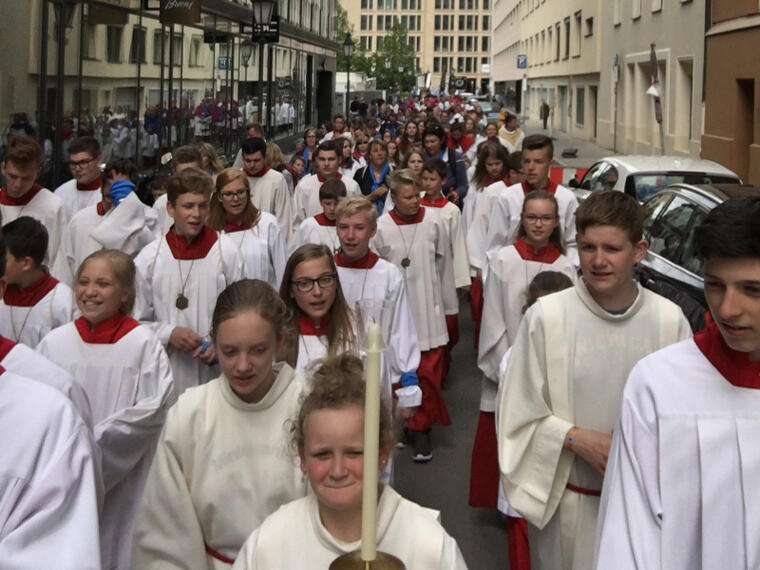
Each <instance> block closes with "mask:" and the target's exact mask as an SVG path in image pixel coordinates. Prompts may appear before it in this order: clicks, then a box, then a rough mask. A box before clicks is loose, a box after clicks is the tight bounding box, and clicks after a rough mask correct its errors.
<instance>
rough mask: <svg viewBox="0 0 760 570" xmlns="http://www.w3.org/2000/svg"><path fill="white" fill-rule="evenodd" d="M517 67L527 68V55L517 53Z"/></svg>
mask: <svg viewBox="0 0 760 570" xmlns="http://www.w3.org/2000/svg"><path fill="white" fill-rule="evenodd" d="M517 69H528V56H527V55H518V56H517Z"/></svg>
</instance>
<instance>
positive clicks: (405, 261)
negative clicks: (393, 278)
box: [396, 224, 419, 269]
mask: <svg viewBox="0 0 760 570" xmlns="http://www.w3.org/2000/svg"><path fill="white" fill-rule="evenodd" d="M396 227H397V228H398V232H399V233H400V234H401V241H402V242H403V244H404V252H405V253H406V257H404V259H402V260H401V267H403V268H404V269H406V268H407V267H409V266H410V265H411V264H412V260H411V259H410V258H409V248H408V247H407V245H406V239H405V238H404V232H403V231H401V226H399V225H398V224H397V225H396ZM417 227H419V224H414V232H413V233H412V239H411V241H410V242H409V243H410V245H414V238H415V236H416V235H417Z"/></svg>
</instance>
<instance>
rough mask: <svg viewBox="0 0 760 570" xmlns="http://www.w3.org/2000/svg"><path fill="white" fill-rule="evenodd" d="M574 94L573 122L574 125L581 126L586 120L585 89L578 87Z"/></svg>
mask: <svg viewBox="0 0 760 570" xmlns="http://www.w3.org/2000/svg"><path fill="white" fill-rule="evenodd" d="M575 93H576V95H575V122H576V124H578V125H580V126H583V121H584V120H585V118H586V117H585V113H586V88H585V87H578V89H576V91H575Z"/></svg>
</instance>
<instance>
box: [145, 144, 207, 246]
mask: <svg viewBox="0 0 760 570" xmlns="http://www.w3.org/2000/svg"><path fill="white" fill-rule="evenodd" d="M171 165H172V174H179V173H180V172H182V171H183V170H185V169H187V168H197V169H199V170H203V155H202V154H201V151H200V149H199V148H198V147H197V146H195V145H191V144H188V145H185V146H181V147H179V148H176V149H174V150H173V151H172V153H171ZM168 203H169V196H168V192H164V193H163V194H161V195H159V196H158V197H157V198H156V199H155V202H153V210H154V211H155V212H156V218H157V221H156V224H157V229H156V231H157V232H158V233H160V234H165V233H166V232H168V231H169V229H170V228H171V226H172V224H173V223H174V220H173V219H172V217H171V216H170V215H169V212H168V209H167V204H168Z"/></svg>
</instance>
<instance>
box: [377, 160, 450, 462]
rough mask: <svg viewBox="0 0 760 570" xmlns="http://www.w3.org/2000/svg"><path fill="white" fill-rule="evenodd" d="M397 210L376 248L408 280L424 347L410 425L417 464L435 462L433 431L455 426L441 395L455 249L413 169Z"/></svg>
mask: <svg viewBox="0 0 760 570" xmlns="http://www.w3.org/2000/svg"><path fill="white" fill-rule="evenodd" d="M391 196H392V198H393V202H394V208H393V209H392V210H390V211H388V212H387V213H385V214H383V215H382V216H380V219H379V220H378V222H377V226H378V227H377V233H376V234H375V237H374V240H373V248H374V249H375V251H377V253H378V255H379V256H380V257H382V258H383V259H385V260H387V261H390V262H391V263H393V264H394V265H396V266H397V267H398V268H399V269H400V270H401V273H402V275H403V276H404V281H405V284H406V290H407V294H408V295H409V305H410V307H411V309H412V316H413V317H414V324H415V328H416V330H417V336H418V339H419V343H420V350H421V351H422V352H421V355H420V367H419V368H418V369H417V376H418V377H419V381H420V388H421V389H422V404H421V406H420V408H419V410H418V411H417V413H415V415H414V416H413V417H411V418H410V419H409V420H407V422H406V427H407V428H408V429H409V430H410V436H411V437H410V439H411V440H412V444H413V448H414V450H413V453H414V455H413V459H414V460H415V461H418V462H425V461H430V460H431V459H432V457H433V452H432V448H431V446H430V428H431V426H432V425H433V424H434V423H439V424H441V425H449V424H450V423H451V419H450V418H449V413H448V411H447V409H446V403H445V402H444V399H443V393H442V392H441V382H442V380H443V377H444V374H445V364H444V355H445V349H446V343H448V341H449V335H448V332H447V330H446V314H447V313H449V312H451V311H452V310H455V309H456V307H457V306H458V304H459V300H458V299H457V294H456V288H455V286H454V273H453V267H452V259H451V246H450V245H449V240H448V234H447V232H446V227H445V226H444V223H443V221H442V220H441V217H440V216H439V215H438V212H437V211H436V209H435V208H424V207H422V206H420V193H419V179H418V178H417V176H415V175H414V174H413V173H411V172H410V171H408V170H399V171H396V172H395V173H394V174H393V176H392V177H391Z"/></svg>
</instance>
